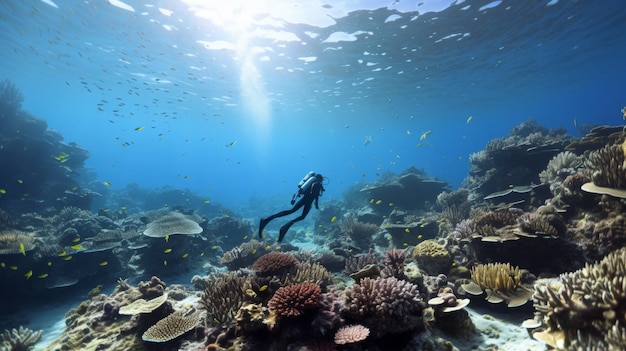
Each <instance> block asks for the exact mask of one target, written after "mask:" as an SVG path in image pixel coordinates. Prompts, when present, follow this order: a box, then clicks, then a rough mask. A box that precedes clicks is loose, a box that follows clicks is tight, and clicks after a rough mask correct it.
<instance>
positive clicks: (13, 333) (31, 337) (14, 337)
mask: <svg viewBox="0 0 626 351" xmlns="http://www.w3.org/2000/svg"><path fill="white" fill-rule="evenodd" d="M42 335H43V330H39V331H34V330H30V329H28V328H24V327H22V326H20V327H19V329H15V328H13V329H11V330H5V331H4V333H2V342H0V351H28V350H31V349H32V348H33V347H34V346H35V344H36V343H37V342H38V341H39V340H40V339H41V336H42Z"/></svg>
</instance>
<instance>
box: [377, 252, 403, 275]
mask: <svg viewBox="0 0 626 351" xmlns="http://www.w3.org/2000/svg"><path fill="white" fill-rule="evenodd" d="M406 253H407V252H406V250H398V249H391V250H387V252H385V258H384V259H383V264H384V265H385V266H384V267H383V270H382V271H381V276H382V277H383V278H386V277H396V278H398V279H404V278H406V277H405V275H404V263H405V260H406Z"/></svg>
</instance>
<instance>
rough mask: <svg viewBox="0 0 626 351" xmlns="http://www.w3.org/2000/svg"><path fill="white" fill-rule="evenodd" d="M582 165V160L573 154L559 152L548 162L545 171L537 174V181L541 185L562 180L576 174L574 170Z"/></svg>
mask: <svg viewBox="0 0 626 351" xmlns="http://www.w3.org/2000/svg"><path fill="white" fill-rule="evenodd" d="M582 163H583V162H582V158H581V157H579V156H576V154H574V153H573V152H570V151H564V152H561V153H559V154H557V155H556V156H554V157H553V158H552V159H551V160H550V162H548V166H547V167H546V169H545V170H543V171H541V173H539V180H541V182H542V183H552V182H555V181H559V180H563V179H564V178H565V177H566V176H568V175H571V174H574V173H576V169H577V168H578V167H580V166H582Z"/></svg>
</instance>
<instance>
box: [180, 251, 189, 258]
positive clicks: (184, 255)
mask: <svg viewBox="0 0 626 351" xmlns="http://www.w3.org/2000/svg"><path fill="white" fill-rule="evenodd" d="M187 256H189V254H188V253H186V252H185V253H184V254H183V255H182V256H180V257H182V258H187Z"/></svg>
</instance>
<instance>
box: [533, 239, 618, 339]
mask: <svg viewBox="0 0 626 351" xmlns="http://www.w3.org/2000/svg"><path fill="white" fill-rule="evenodd" d="M533 303H534V306H535V316H536V319H537V320H540V321H541V322H542V323H543V325H544V327H546V328H547V329H546V330H545V331H543V334H539V335H538V336H539V337H541V338H542V340H547V341H548V342H549V343H550V344H552V345H553V347H559V348H566V349H585V350H591V349H593V350H623V349H625V348H626V337H625V336H626V315H625V314H624V311H625V310H626V248H621V249H619V250H616V251H613V252H611V253H610V254H608V255H607V256H606V257H605V258H603V259H602V260H601V261H599V262H597V263H594V264H586V265H585V267H583V268H581V269H579V270H577V271H575V272H573V273H564V274H562V275H561V276H559V277H558V279H550V280H540V281H538V282H537V283H536V284H535V294H534V295H533ZM607 336H608V337H607Z"/></svg>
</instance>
